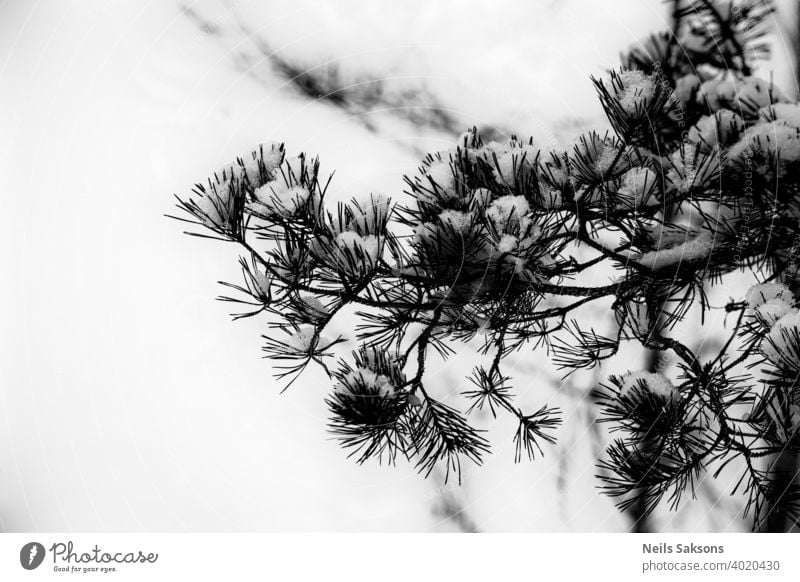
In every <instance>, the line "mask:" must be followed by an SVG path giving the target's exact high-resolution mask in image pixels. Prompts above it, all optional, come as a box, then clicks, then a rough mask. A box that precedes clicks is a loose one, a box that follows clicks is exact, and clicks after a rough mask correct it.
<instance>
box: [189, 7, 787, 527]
mask: <svg viewBox="0 0 800 582" xmlns="http://www.w3.org/2000/svg"><path fill="white" fill-rule="evenodd" d="M684 4H686V6H685V7H684V8H683V9H682V10H681V11H679V12H678V14H677V16H678V27H677V29H676V30H675V31H673V32H675V34H672V33H661V34H655V35H653V36H651V37H649V38H648V39H645V40H644V41H643V42H642V43H638V44H637V45H635V46H634V47H632V48H631V49H630V50H629V51H628V52H627V53H626V54H625V55H624V56H623V66H622V67H621V68H620V69H618V70H614V71H610V72H609V74H608V76H607V77H606V78H603V79H594V80H593V82H594V85H595V89H596V90H597V93H598V97H599V99H600V101H601V103H602V105H603V107H604V109H605V112H606V114H607V117H608V120H609V123H610V126H611V129H610V130H609V131H608V132H607V133H605V134H602V135H601V134H598V133H589V134H586V135H582V136H580V137H579V138H578V139H577V140H576V142H575V143H574V145H572V146H571V147H568V148H566V149H563V150H555V151H545V150H543V149H540V148H539V147H537V145H536V143H535V141H533V140H532V139H531V140H520V139H517V138H512V139H511V140H510V141H508V142H507V143H496V142H491V143H484V142H483V141H482V139H481V137H480V135H479V134H478V132H477V131H476V130H474V129H473V130H472V131H468V132H467V133H465V134H463V135H462V136H461V137H460V138H459V139H458V141H457V143H456V145H455V147H454V148H453V149H451V150H448V151H441V152H436V153H433V154H430V155H428V156H427V157H426V158H425V159H424V160H423V162H422V164H421V166H420V168H419V172H418V173H417V174H416V175H414V176H408V177H406V184H407V191H406V194H407V196H406V199H407V200H409V202H408V203H393V202H392V201H391V200H390V199H389V198H386V197H383V196H376V195H370V196H368V197H366V198H363V199H360V200H353V201H352V202H350V203H347V204H344V203H337V204H329V203H328V202H327V201H326V192H327V191H328V189H329V185H330V178H328V179H323V178H322V177H321V174H320V164H319V161H318V160H317V159H315V158H311V157H310V156H308V155H305V154H300V155H296V154H289V153H287V152H286V151H285V148H284V146H283V144H277V143H272V144H264V145H261V146H259V147H258V148H257V149H256V150H255V151H253V152H250V153H248V154H247V155H244V156H242V157H241V158H237V159H236V161H235V162H233V163H231V164H230V165H228V166H226V167H225V168H223V169H221V170H220V171H218V172H216V173H215V174H214V175H213V176H212V177H211V178H210V179H209V180H208V181H207V182H206V183H204V184H198V185H197V186H196V188H195V189H194V191H193V193H192V194H191V195H190V196H189V197H188V198H186V199H183V198H179V207H180V208H181V209H182V210H183V211H185V214H186V215H188V217H186V218H184V220H187V221H189V222H192V223H193V224H195V225H197V226H200V227H202V228H203V229H204V230H203V231H201V232H199V233H194V234H198V235H200V236H206V237H209V238H215V239H220V240H224V241H230V242H233V243H235V244H237V245H239V246H240V248H241V249H242V252H243V255H244V256H243V257H242V258H241V260H240V263H241V268H242V282H239V283H223V285H225V286H226V287H227V288H228V289H230V290H232V291H233V292H235V293H234V296H233V297H229V296H225V297H222V298H221V299H223V300H225V301H231V302H237V303H239V304H241V305H242V309H243V311H242V312H240V313H238V314H236V315H235V317H250V316H255V315H259V314H264V315H266V316H267V317H268V318H269V319H270V322H271V325H270V331H269V332H268V333H267V334H266V335H265V336H264V339H265V342H266V343H265V345H264V351H265V352H266V354H267V356H268V357H269V358H271V359H272V360H274V361H275V364H276V370H277V375H278V376H279V377H280V378H284V379H286V380H287V381H288V382H289V383H291V382H293V381H294V379H296V378H297V377H298V375H299V374H300V373H302V372H303V370H304V369H306V367H307V366H309V365H310V364H317V365H319V366H321V369H322V370H323V371H324V372H325V373H326V374H327V376H328V377H329V378H330V391H329V393H328V396H327V398H326V401H327V404H328V406H329V409H330V413H331V421H330V428H331V430H332V432H333V434H335V435H336V436H337V437H338V438H339V439H340V440H341V443H342V445H343V446H344V447H345V448H346V449H347V450H349V451H350V453H351V454H352V455H354V456H355V457H356V459H357V460H358V461H359V462H363V461H365V460H366V459H368V458H372V457H375V458H377V459H379V460H381V459H385V460H388V461H389V462H394V461H395V460H396V458H397V456H398V455H400V456H402V457H406V458H408V459H409V460H411V461H412V462H414V463H415V464H416V465H417V467H418V468H419V469H420V470H421V471H422V472H423V473H425V474H429V473H430V472H431V470H432V469H433V467H434V466H436V465H437V464H440V463H441V464H443V465H444V467H445V468H446V470H447V473H448V474H449V473H450V471H455V472H456V473H457V474H458V475H459V478H460V467H461V462H462V460H463V459H469V460H471V461H474V462H476V463H480V461H481V459H482V456H483V455H484V454H485V453H487V452H488V450H489V443H488V441H487V440H486V438H485V437H484V436H483V433H482V432H481V431H479V430H478V429H476V428H475V427H474V426H473V425H472V424H471V423H470V421H469V414H470V413H471V412H473V411H475V410H481V409H487V410H489V411H490V412H491V414H492V415H493V416H494V415H496V414H498V413H499V414H510V415H512V418H514V419H515V420H516V422H517V423H518V429H517V431H516V433H515V434H514V435H513V437H512V438H513V439H514V441H515V444H516V449H517V455H516V458H517V460H519V459H521V457H523V456H528V457H530V458H533V457H534V456H535V455H536V454H541V453H542V451H543V447H544V446H545V445H546V444H547V443H553V442H555V434H554V430H555V429H557V427H558V426H559V424H560V422H561V419H560V417H559V413H558V410H556V409H554V408H551V407H549V406H548V404H547V403H546V402H542V403H541V406H540V407H539V408H538V410H534V411H526V410H522V409H521V408H520V407H519V406H518V405H517V404H516V403H515V397H514V390H513V383H514V379H513V378H511V377H510V376H508V375H507V374H506V373H505V372H504V369H503V362H504V359H505V357H506V356H507V355H509V354H510V353H511V352H513V351H516V350H523V349H530V348H534V347H544V348H546V349H547V350H548V351H549V352H550V354H551V355H552V357H553V359H554V361H555V362H556V363H557V364H558V365H559V366H560V367H561V368H562V369H564V370H566V373H569V372H570V371H571V370H574V369H577V368H592V367H594V366H596V365H598V363H600V362H602V361H603V360H606V359H608V358H612V357H614V356H615V355H616V354H617V352H618V349H619V346H620V344H621V343H623V342H635V343H637V344H640V345H642V346H644V347H646V348H649V349H651V350H656V351H661V352H665V353H669V354H671V355H672V356H673V357H674V358H676V360H677V362H678V365H677V366H676V369H675V371H674V374H673V375H672V377H671V378H668V377H666V376H665V375H663V374H662V373H657V372H644V371H636V370H633V371H630V372H629V373H627V374H625V375H622V376H612V377H611V378H609V380H608V381H607V382H606V383H604V384H603V385H602V386H600V387H598V388H597V389H596V390H595V394H596V397H597V402H598V404H599V405H600V406H601V410H602V414H601V418H600V420H601V421H602V422H605V423H609V425H610V429H611V430H612V431H613V432H614V433H616V434H618V435H620V436H619V437H618V438H617V439H615V440H614V441H613V443H612V444H611V445H610V446H609V448H608V451H607V457H606V458H605V459H603V460H602V461H601V462H600V467H601V469H602V472H601V475H602V476H601V477H600V478H601V480H602V489H603V490H604V491H605V492H606V493H608V494H610V495H612V496H615V497H618V498H619V505H620V507H621V508H625V507H627V506H629V505H631V504H632V503H634V502H643V503H644V506H645V508H646V511H651V510H652V509H653V508H654V507H655V506H656V505H657V504H658V503H660V502H661V501H662V500H663V499H664V498H665V497H666V498H668V499H669V500H670V501H671V503H672V504H673V505H676V504H677V503H678V502H679V501H680V500H681V499H682V495H683V494H684V493H685V492H687V491H689V492H691V491H692V488H693V484H694V481H695V479H696V478H697V477H698V476H699V475H700V474H701V473H702V472H704V471H708V470H714V471H717V472H718V471H720V470H721V469H722V468H723V467H725V466H726V465H728V464H729V463H730V462H731V461H732V460H734V459H738V461H739V463H740V466H741V467H742V472H743V473H742V477H741V479H740V480H739V483H738V484H737V486H736V490H735V491H734V492H732V493H735V492H742V493H743V494H744V495H745V496H746V498H747V510H750V511H752V514H753V515H754V517H755V523H756V527H759V524H760V523H761V522H762V521H763V519H765V513H769V512H770V511H779V512H783V513H784V514H787V515H790V516H792V518H793V519H796V517H797V516H798V514H800V489H798V488H797V486H796V485H795V484H794V483H790V485H789V487H788V489H787V490H785V491H778V490H777V489H776V483H777V482H778V481H777V479H776V477H775V475H774V473H773V472H772V471H771V470H770V469H769V467H768V466H765V463H764V460H765V459H768V458H769V457H770V455H774V454H776V453H777V452H779V451H781V450H787V449H788V450H791V451H795V452H798V451H800V437H798V428H800V408H798V406H799V405H800V396H799V395H798V390H797V387H796V383H795V378H796V377H797V374H798V373H799V372H800V363H799V362H800V317H798V313H799V311H798V307H797V305H796V304H797V301H798V296H797V295H796V294H795V291H796V290H797V288H798V287H797V284H796V282H797V267H796V261H795V255H796V251H797V247H798V245H797V241H796V240H795V238H794V237H795V234H794V233H795V232H796V230H797V227H798V218H800V199H799V198H798V193H799V192H800V105H798V104H796V103H790V102H788V101H787V100H786V99H785V98H784V97H783V96H782V94H781V93H780V91H778V90H777V88H775V87H774V86H772V84H771V83H769V82H766V81H764V80H763V79H761V78H759V77H756V76H753V75H752V74H751V67H752V63H753V59H755V58H757V57H758V56H760V55H761V54H763V53H764V51H765V50H766V49H765V45H764V44H763V43H762V41H761V37H762V35H763V33H764V30H765V26H764V22H765V20H766V18H767V16H768V15H769V14H770V10H771V7H770V6H769V4H768V3H764V2H755V1H744V2H736V3H729V2H690V3H684ZM579 249H580V253H579V252H578V250H579ZM586 252H589V253H590V254H591V257H590V258H588V259H586V258H584V259H582V260H578V259H577V258H576V255H579V254H581V253H583V256H584V257H585V253H586ZM736 270H741V271H746V272H749V273H752V274H753V276H754V278H755V279H756V281H759V280H760V281H765V283H763V284H759V285H757V286H755V287H753V289H751V290H750V291H749V292H748V293H747V295H746V296H744V297H738V298H734V299H733V300H732V301H731V302H730V303H729V304H728V305H727V306H726V309H727V310H728V312H729V313H731V314H733V316H734V319H736V323H735V324H734V325H733V326H732V328H731V329H729V330H727V331H725V330H721V331H722V333H725V334H729V336H730V337H729V339H728V341H726V342H725V343H724V345H723V346H722V347H721V348H720V349H719V351H718V353H716V354H713V355H712V357H706V358H705V359H702V360H701V358H700V356H699V355H697V354H695V353H694V352H693V351H692V349H690V347H689V346H688V345H686V344H685V343H683V342H682V341H680V340H679V339H677V338H676V337H671V332H672V331H673V330H675V329H676V327H677V326H679V324H680V323H681V322H685V321H687V319H689V320H690V321H689V323H690V324H691V325H699V324H700V321H702V319H701V317H702V314H703V312H704V311H705V310H707V309H709V306H708V302H707V300H706V293H705V291H706V289H707V286H709V285H713V284H718V283H720V282H721V281H724V280H725V277H726V276H727V275H728V274H729V273H731V272H733V271H736ZM608 272H614V273H616V275H615V278H614V279H613V280H612V281H610V282H609V283H608V284H605V285H596V284H594V283H593V281H595V280H597V276H598V273H600V274H602V273H608ZM592 303H598V304H600V305H602V306H603V308H604V309H609V308H610V309H612V310H613V312H614V313H615V314H616V319H617V321H618V323H619V325H618V327H617V329H618V332H617V333H615V334H614V335H613V336H612V337H603V336H601V335H598V334H597V333H595V332H594V330H587V329H583V328H582V326H581V323H580V321H581V314H582V313H585V311H584V310H585V309H587V307H588V306H589V305H590V304H592ZM595 309H597V308H596V307H595ZM338 314H345V315H344V317H353V315H355V316H356V317H357V318H358V319H359V323H358V325H356V326H355V328H354V329H353V330H352V334H351V335H350V336H349V337H342V336H338V335H337V336H335V337H330V336H329V334H330V332H329V331H328V330H329V329H330V328H331V327H332V326H331V325H330V324H331V322H332V320H333V319H334V318H335V317H336V316H337V315H338ZM458 342H476V343H478V345H479V346H480V353H481V354H483V355H484V356H485V360H486V361H485V362H482V363H480V364H479V365H477V366H476V367H475V369H474V370H473V371H472V373H471V376H470V379H471V380H472V383H473V384H474V386H473V387H472V389H470V390H468V391H466V392H464V393H463V396H464V398H465V404H467V406H465V409H466V412H461V411H459V410H457V409H456V408H454V407H451V406H449V405H447V404H445V403H444V402H442V401H441V399H440V398H441V397H440V396H439V395H438V394H437V390H435V387H433V386H430V385H429V383H428V381H427V380H426V374H425V371H426V363H427V362H428V359H429V357H431V355H432V353H434V352H435V353H436V354H438V355H439V356H441V357H447V356H448V355H449V354H452V353H453V352H454V350H455V349H456V348H455V347H454V345H456V344H457V343H458ZM345 343H346V344H349V345H351V346H355V347H354V348H351V355H350V356H345V357H341V358H340V359H339V361H338V363H332V362H331V361H332V359H334V358H335V356H336V350H337V349H338V345H339V344H345Z"/></svg>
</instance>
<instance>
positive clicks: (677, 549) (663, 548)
mask: <svg viewBox="0 0 800 582" xmlns="http://www.w3.org/2000/svg"><path fill="white" fill-rule="evenodd" d="M642 553H643V554H673V553H674V554H724V553H725V548H724V547H723V546H698V545H696V544H688V545H687V544H675V545H672V544H666V543H663V542H662V543H660V544H642Z"/></svg>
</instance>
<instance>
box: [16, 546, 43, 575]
mask: <svg viewBox="0 0 800 582" xmlns="http://www.w3.org/2000/svg"><path fill="white" fill-rule="evenodd" d="M44 554H45V551H44V546H43V545H42V544H40V543H39V542H28V543H27V544H25V545H24V546H22V549H21V550H20V551H19V563H20V564H22V567H23V568H25V569H26V570H35V569H36V568H38V567H39V566H41V565H42V562H43V561H44Z"/></svg>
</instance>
